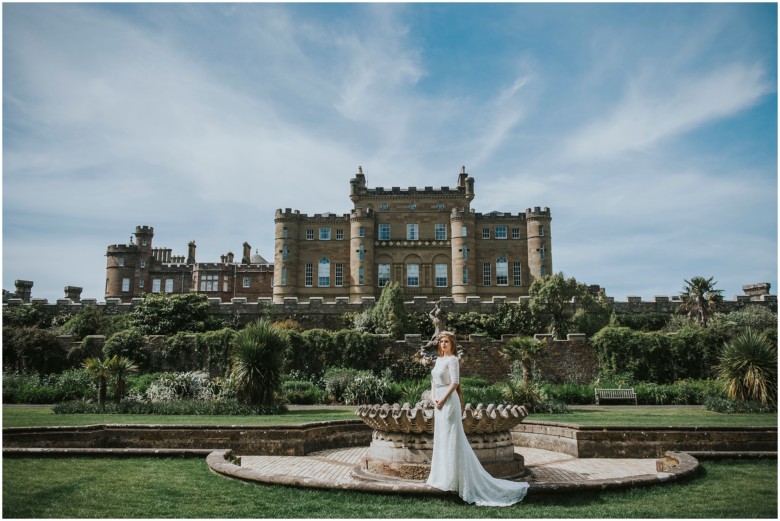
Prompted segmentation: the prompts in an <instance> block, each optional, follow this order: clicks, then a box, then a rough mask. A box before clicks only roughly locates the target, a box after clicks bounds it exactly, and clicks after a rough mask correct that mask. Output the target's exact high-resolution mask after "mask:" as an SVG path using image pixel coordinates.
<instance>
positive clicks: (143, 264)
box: [141, 260, 146, 269]
mask: <svg viewBox="0 0 780 521" xmlns="http://www.w3.org/2000/svg"><path fill="white" fill-rule="evenodd" d="M145 267H146V261H145V260H142V261H141V269H144V268H145Z"/></svg>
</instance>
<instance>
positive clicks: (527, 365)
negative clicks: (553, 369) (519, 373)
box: [501, 337, 546, 386]
mask: <svg viewBox="0 0 780 521" xmlns="http://www.w3.org/2000/svg"><path fill="white" fill-rule="evenodd" d="M545 345H546V344H543V343H542V342H539V341H538V340H536V339H535V338H531V337H514V338H510V339H509V340H507V342H506V343H505V344H504V347H503V348H502V349H501V354H502V355H504V356H505V357H506V358H508V359H509V360H511V361H513V362H514V361H519V362H520V363H521V364H522V366H523V385H526V386H527V385H528V382H529V381H530V380H531V365H532V364H533V363H534V360H536V359H537V358H539V357H540V355H542V354H543V353H544V348H545Z"/></svg>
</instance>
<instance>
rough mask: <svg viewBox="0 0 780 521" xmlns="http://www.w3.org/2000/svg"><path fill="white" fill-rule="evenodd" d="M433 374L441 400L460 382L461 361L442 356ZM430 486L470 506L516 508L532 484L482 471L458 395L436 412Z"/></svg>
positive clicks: (436, 390)
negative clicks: (463, 417) (451, 494)
mask: <svg viewBox="0 0 780 521" xmlns="http://www.w3.org/2000/svg"><path fill="white" fill-rule="evenodd" d="M431 374H432V376H433V386H434V389H435V395H436V399H438V398H440V397H442V396H444V394H445V393H446V392H447V388H448V387H449V386H450V384H451V383H453V382H455V383H457V382H460V367H459V365H458V357H457V356H444V357H442V356H440V357H439V358H438V359H437V360H436V365H435V366H434V367H433V371H432V373H431ZM427 484H428V485H430V486H432V487H434V488H438V489H440V490H450V491H457V492H458V495H459V496H460V497H461V498H463V500H464V501H466V502H467V503H476V504H477V505H480V506H509V505H513V504H515V503H519V502H520V501H522V500H523V498H524V497H525V495H526V493H527V492H528V483H523V482H517V481H508V480H505V479H497V478H494V477H493V476H491V475H490V474H488V472H487V471H486V470H485V469H484V468H483V467H482V464H481V463H480V462H479V460H478V459H477V456H476V454H474V451H473V450H472V448H471V445H469V440H468V438H466V433H465V432H464V431H463V420H462V416H461V409H460V399H459V398H458V393H457V392H455V391H453V392H452V394H450V396H449V398H447V400H446V401H445V402H444V405H443V406H442V408H441V410H439V409H434V427H433V457H432V459H431V474H430V476H429V477H428V481H427Z"/></svg>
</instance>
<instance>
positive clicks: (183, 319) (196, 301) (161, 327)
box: [131, 293, 221, 335]
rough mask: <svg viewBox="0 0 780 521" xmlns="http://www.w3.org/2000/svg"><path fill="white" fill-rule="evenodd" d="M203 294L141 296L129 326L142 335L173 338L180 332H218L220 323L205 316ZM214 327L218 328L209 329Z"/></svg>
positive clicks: (206, 308) (204, 296) (206, 305)
mask: <svg viewBox="0 0 780 521" xmlns="http://www.w3.org/2000/svg"><path fill="white" fill-rule="evenodd" d="M208 310H209V303H208V300H207V297H206V295H201V294H197V293H184V294H180V295H165V294H163V293H160V294H151V295H148V294H147V295H145V296H144V301H143V302H142V303H141V304H139V305H138V306H137V307H136V308H135V309H134V310H133V314H132V320H131V322H132V325H133V327H135V328H136V329H137V330H138V331H139V332H140V333H141V334H142V335H173V334H176V333H179V332H181V331H188V332H190V333H199V332H202V331H206V330H209V329H218V328H219V327H221V323H219V324H217V322H219V321H218V320H216V321H215V320H213V319H211V318H210V317H209V313H208ZM214 325H217V326H219V327H216V328H215V327H211V326H214Z"/></svg>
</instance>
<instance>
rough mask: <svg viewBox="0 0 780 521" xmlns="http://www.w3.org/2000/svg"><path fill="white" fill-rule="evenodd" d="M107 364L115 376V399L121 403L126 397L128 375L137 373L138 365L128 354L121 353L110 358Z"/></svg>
mask: <svg viewBox="0 0 780 521" xmlns="http://www.w3.org/2000/svg"><path fill="white" fill-rule="evenodd" d="M107 364H108V370H109V373H110V374H111V376H112V377H113V378H114V400H115V401H116V403H119V402H121V401H122V398H124V397H125V388H126V386H127V377H128V375H131V374H135V373H137V372H138V366H136V365H135V364H134V363H133V361H132V360H130V359H129V358H127V357H126V356H119V355H114V356H112V357H111V358H109V359H108V361H107Z"/></svg>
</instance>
